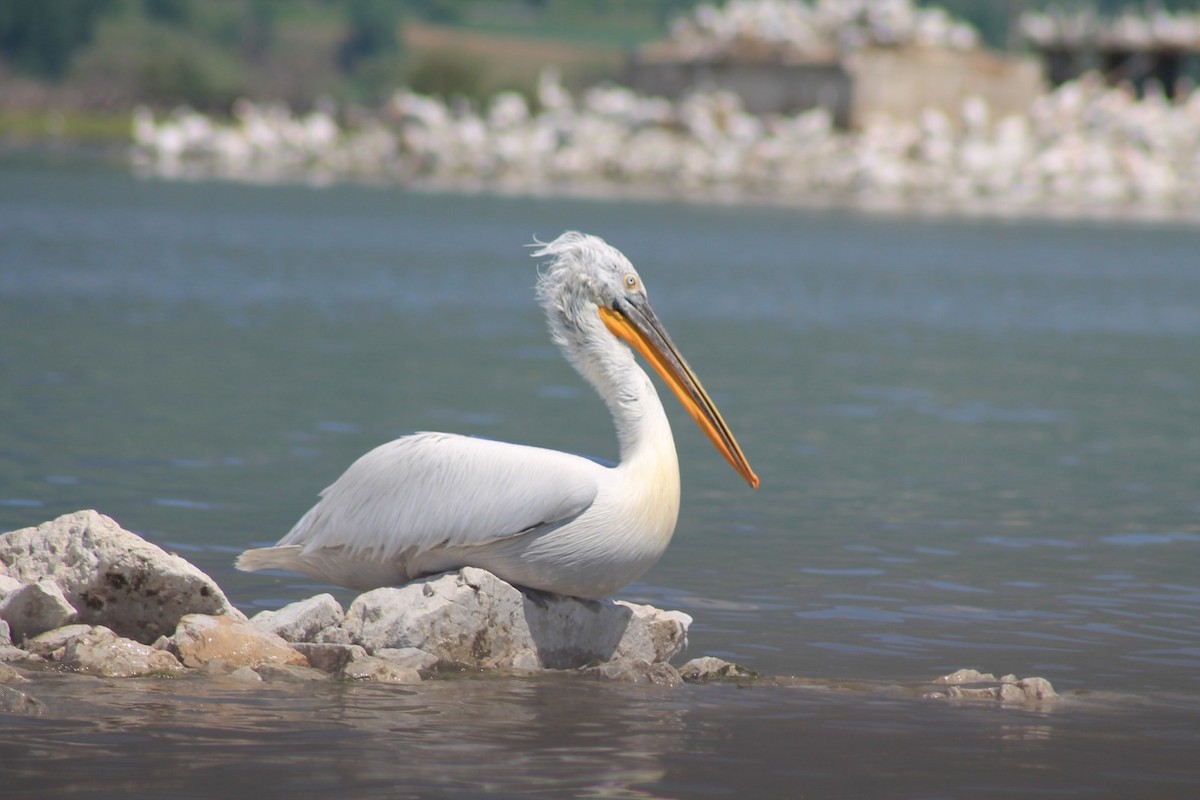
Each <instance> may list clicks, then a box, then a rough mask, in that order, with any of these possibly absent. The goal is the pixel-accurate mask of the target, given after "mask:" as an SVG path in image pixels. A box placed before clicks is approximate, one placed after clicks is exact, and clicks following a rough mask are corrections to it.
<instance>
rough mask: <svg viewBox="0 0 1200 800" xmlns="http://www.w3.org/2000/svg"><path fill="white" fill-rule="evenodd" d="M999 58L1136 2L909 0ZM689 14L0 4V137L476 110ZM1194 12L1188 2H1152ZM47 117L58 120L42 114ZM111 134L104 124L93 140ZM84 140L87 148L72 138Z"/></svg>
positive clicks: (496, 2) (540, 5) (613, 54)
mask: <svg viewBox="0 0 1200 800" xmlns="http://www.w3.org/2000/svg"><path fill="white" fill-rule="evenodd" d="M919 2H920V3H921V4H923V5H929V6H934V5H940V6H943V7H945V8H946V9H947V10H949V11H950V12H951V13H953V14H954V15H956V16H960V17H963V18H965V19H968V20H969V21H971V22H972V23H973V24H975V25H976V27H978V28H979V29H980V30H981V32H982V33H983V35H984V38H985V40H986V41H988V42H989V43H991V44H993V45H995V46H1003V44H1004V43H1005V42H1006V41H1007V40H1008V31H1009V28H1010V24H1011V21H1012V19H1013V18H1014V15H1015V14H1016V13H1019V11H1020V10H1021V9H1038V8H1045V7H1047V6H1050V5H1057V6H1058V7H1062V8H1066V9H1075V8H1083V7H1093V8H1097V9H1098V10H1100V11H1102V12H1106V13H1114V12H1116V11H1119V10H1121V9H1124V8H1131V7H1132V8H1139V9H1142V8H1145V7H1146V6H1147V5H1148V3H1146V2H1144V0H919ZM696 3H697V0H0V114H2V115H3V116H2V124H3V127H2V128H0V134H3V135H6V136H14V135H17V134H18V133H20V135H22V136H23V135H24V134H25V132H31V131H33V130H36V129H39V128H45V126H46V125H47V124H49V125H50V128H51V129H54V130H66V131H72V132H73V131H77V130H83V129H85V128H88V126H81V125H80V124H79V123H77V122H75V121H74V120H77V119H79V118H81V115H86V114H91V115H94V116H96V117H97V119H99V120H105V119H108V118H110V117H118V116H120V115H121V114H124V113H127V112H128V109H129V108H130V107H131V106H132V105H133V104H135V103H138V102H146V103H150V104H151V105H153V106H156V107H158V108H168V107H171V106H174V105H177V104H184V103H186V104H189V105H192V106H195V107H198V108H201V109H203V110H206V111H215V112H223V111H227V110H228V109H229V107H230V105H231V104H232V102H233V101H234V100H235V99H236V98H237V97H240V96H247V97H251V98H255V99H261V100H274V99H279V100H283V101H285V102H287V103H289V104H291V105H293V106H294V107H298V108H305V107H308V106H310V105H312V104H313V103H314V102H315V100H316V98H318V97H321V96H330V97H333V98H334V99H336V100H339V101H341V102H343V103H345V102H352V103H375V102H378V101H379V100H381V99H382V98H384V97H386V95H387V93H388V92H389V91H390V90H391V89H392V88H393V87H395V86H397V85H400V84H402V83H408V84H410V85H413V86H414V87H415V88H417V89H419V90H421V91H426V92H431V93H435V94H440V95H443V96H461V97H466V98H470V99H474V100H481V99H484V98H486V97H487V96H488V95H489V94H491V93H493V92H495V91H497V90H499V89H518V90H521V91H525V92H526V93H529V92H530V91H531V90H532V86H533V82H534V79H535V76H536V74H537V71H538V70H539V69H540V68H541V67H542V66H543V65H544V64H546V63H557V64H559V65H560V67H561V68H562V70H563V74H564V76H565V77H566V79H567V81H568V83H570V82H574V83H576V84H582V83H585V82H589V81H594V80H598V79H603V78H610V77H615V76H616V75H618V74H619V70H620V69H621V65H622V63H623V59H624V57H625V55H626V54H627V53H628V51H629V49H630V48H631V47H633V46H635V45H637V44H640V43H643V42H646V41H649V40H653V39H655V38H658V37H660V36H662V35H663V32H664V31H665V28H666V26H667V24H668V22H669V21H670V19H671V18H672V17H673V16H675V15H676V14H679V13H682V12H685V11H687V10H688V9H689V8H691V7H692V6H694V5H696ZM1154 4H1156V5H1158V6H1159V7H1164V8H1173V9H1197V8H1200V0H1155V2H1154ZM53 110H58V111H59V112H61V113H59V114H58V115H57V116H54V115H51V114H50V112H51V111H53ZM93 127H94V129H95V130H97V131H102V130H105V129H110V128H111V125H109V124H108V123H107V122H100V123H98V124H97V125H96V126H93ZM82 135H88V136H90V135H91V134H82Z"/></svg>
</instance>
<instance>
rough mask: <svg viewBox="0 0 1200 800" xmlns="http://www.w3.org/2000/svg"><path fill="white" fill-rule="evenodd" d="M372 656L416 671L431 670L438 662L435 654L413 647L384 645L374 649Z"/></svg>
mask: <svg viewBox="0 0 1200 800" xmlns="http://www.w3.org/2000/svg"><path fill="white" fill-rule="evenodd" d="M374 656H375V657H376V658H382V659H383V660H384V661H390V662H392V663H393V664H396V665H397V666H401V667H408V668H409V669H415V670H416V671H417V672H431V671H432V670H433V668H434V667H436V666H437V663H438V657H437V656H435V655H433V654H432V653H426V652H425V651H424V650H418V649H417V648H415V647H385V648H383V649H382V650H376V651H375V653H374Z"/></svg>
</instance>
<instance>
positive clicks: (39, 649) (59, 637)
mask: <svg viewBox="0 0 1200 800" xmlns="http://www.w3.org/2000/svg"><path fill="white" fill-rule="evenodd" d="M91 632H92V626H91V625H64V626H63V627H61V628H55V629H54V630H52V631H46V632H45V633H43V634H40V635H38V636H35V637H33V638H32V639H27V640H26V641H25V649H26V650H28V651H29V652H31V653H33V654H35V655H39V656H41V657H42V658H51V657H53V655H54V653H56V652H57V651H60V650H62V649H63V648H64V647H66V646H67V642H70V641H71V640H73V639H78V638H79V637H80V636H85V635H87V634H89V633H91Z"/></svg>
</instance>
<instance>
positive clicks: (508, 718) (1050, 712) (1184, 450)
mask: <svg viewBox="0 0 1200 800" xmlns="http://www.w3.org/2000/svg"><path fill="white" fill-rule="evenodd" d="M571 228H576V229H581V230H584V231H587V232H591V233H596V234H599V235H601V236H604V237H605V238H606V239H608V241H609V242H610V243H612V244H614V245H616V246H617V247H619V248H621V249H622V250H623V251H624V252H625V253H626V254H627V255H628V256H629V257H630V258H631V260H632V261H633V262H634V263H635V264H636V265H637V266H638V267H639V269H640V271H641V273H642V276H643V278H644V279H645V280H646V283H647V286H648V287H649V291H650V293H651V296H652V297H653V298H654V301H655V305H656V307H657V309H658V311H659V314H660V316H661V317H662V319H663V321H664V322H665V324H666V325H667V327H668V328H669V329H670V330H671V332H672V335H673V337H674V339H675V340H676V342H677V343H678V344H679V346H680V348H681V349H682V350H683V352H684V353H685V355H686V356H687V357H688V359H689V361H690V362H691V364H692V366H693V367H694V368H695V369H696V371H697V373H698V374H699V375H700V377H701V379H702V380H703V381H704V383H705V385H706V387H707V388H708V389H709V391H710V392H711V393H712V394H713V395H714V397H715V399H716V401H717V403H718V405H719V406H720V407H721V409H722V412H723V414H724V416H725V418H726V420H727V421H728V422H729V424H730V426H731V427H732V429H733V431H734V433H735V434H736V435H737V437H738V439H739V440H740V442H741V444H742V446H743V448H744V449H745V451H746V453H747V455H748V456H749V458H750V461H751V463H752V464H753V465H754V467H755V469H756V470H757V472H758V474H759V475H760V476H761V478H762V484H763V485H762V488H761V489H760V490H759V491H757V492H753V491H750V490H749V489H748V488H747V487H746V486H745V484H744V483H743V482H742V481H741V480H740V479H739V478H738V477H737V476H736V475H735V474H734V473H733V472H732V471H731V470H730V469H729V468H728V466H727V465H726V464H725V463H724V461H723V460H722V459H721V458H720V457H719V456H718V455H717V454H716V453H715V452H714V451H713V450H712V448H711V446H710V445H709V444H708V442H707V441H706V440H705V439H704V438H703V437H702V436H701V434H700V433H699V432H698V431H697V430H696V429H695V426H694V425H692V423H691V422H690V420H688V419H687V417H686V416H685V415H684V414H683V413H682V412H681V410H680V409H679V408H678V407H677V406H676V405H675V404H674V402H673V401H671V402H668V411H669V413H670V414H671V415H672V420H673V423H674V426H675V435H676V440H677V442H678V447H679V452H680V458H681V462H682V470H683V483H684V488H683V509H682V512H681V515H680V520H679V526H678V528H677V531H676V535H675V539H674V541H673V543H672V545H671V548H670V549H669V550H668V552H667V554H666V556H665V557H664V558H663V560H662V561H661V562H660V563H659V564H658V565H657V566H656V567H655V568H654V569H653V570H652V571H651V572H650V573H649V574H647V575H646V576H645V578H644V579H643V580H642V581H641V582H639V583H637V584H635V585H633V586H631V587H629V588H628V589H627V590H626V591H624V592H623V593H622V596H623V597H625V598H627V599H631V600H636V601H641V602H649V603H653V604H656V605H659V606H662V607H666V608H677V609H681V610H684V611H686V612H687V613H689V614H691V615H692V616H693V617H694V618H695V623H694V625H693V627H692V630H691V634H690V651H689V654H690V655H701V654H711V655H718V656H722V657H724V658H728V659H731V660H736V661H738V662H740V663H743V664H745V665H747V666H749V667H751V668H753V669H755V670H758V671H759V672H763V673H767V674H771V675H778V676H799V677H804V678H813V679H820V680H821V681H823V682H826V683H827V684H828V686H827V687H826V688H816V687H813V686H803V685H792V684H791V683H790V682H788V681H781V682H778V683H777V684H776V685H764V686H758V687H754V688H742V689H739V688H736V687H729V686H687V687H682V688H678V689H661V688H654V687H629V686H615V685H601V684H593V683H584V682H580V681H578V680H572V679H568V678H565V677H557V676H551V677H544V678H542V677H539V678H536V679H497V678H494V677H488V678H484V677H466V678H459V679H452V680H444V681H431V682H428V683H425V684H422V685H420V686H417V687H401V688H396V687H383V686H360V685H353V686H346V685H321V686H317V687H311V686H304V687H296V686H281V685H277V684H276V685H270V686H267V687H261V686H260V687H256V688H250V689H243V688H238V687H231V686H229V685H226V684H220V683H215V682H209V681H202V680H182V681H126V682H119V681H93V680H90V679H85V678H79V677H62V678H53V679H46V680H42V681H39V682H38V683H37V684H36V685H35V686H34V687H33V688H32V689H31V691H32V693H33V694H34V695H35V696H36V697H37V698H38V699H40V700H42V701H43V702H44V703H46V704H47V706H48V708H49V713H48V714H47V715H45V716H43V717H36V718H27V717H20V716H13V715H0V785H2V786H4V787H5V788H4V790H3V792H0V793H2V794H3V795H4V796H5V797H8V796H12V797H14V798H15V797H64V796H80V797H87V796H93V797H102V796H113V795H114V794H116V793H118V792H120V793H121V794H123V795H124V796H129V797H167V796H169V797H213V796H231V797H232V796H276V795H279V796H283V795H285V793H286V795H287V796H290V797H293V798H303V797H327V796H331V795H333V794H335V793H336V794H338V795H344V796H359V797H455V798H462V797H483V796H489V797H490V796H512V797H515V796H523V797H566V796H583V797H626V798H634V797H643V798H648V797H687V798H701V797H704V798H708V797H737V798H741V797H923V798H941V797H947V798H949V797H987V796H996V797H1012V796H1018V795H1019V796H1027V797H1089V798H1091V797H1189V796H1196V794H1195V793H1196V792H1197V791H1200V229H1197V228H1188V227H1180V226H1171V225H1167V224H1122V223H1117V222H1112V221H1108V222H1064V221H1037V220H972V219H965V218H952V219H947V218H922V217H916V216H914V217H902V216H871V215H862V214H855V213H851V212H848V211H836V210H824V211H819V210H798V209H785V208H761V207H744V206H734V205H729V206H717V205H707V206H705V205H696V206H692V205H686V204H669V203H651V202H633V201H599V200H563V199H537V198H532V199H530V198H525V199H519V198H499V197H488V196H468V195H454V194H436V193H417V192H406V191H403V190H400V189H391V188H381V187H361V186H335V187H328V188H310V187H303V186H247V185H234V184H219V183H203V182H194V183H169V182H159V181H154V180H139V179H136V178H134V177H132V176H130V175H129V174H127V173H126V172H124V171H121V170H117V169H112V168H107V167H104V166H100V165H89V164H78V163H73V162H67V163H61V164H47V163H26V162H18V161H12V160H10V161H7V162H4V163H3V164H0V421H2V422H0V530H9V529H12V528H18V527H24V526H27V525H35V524H38V523H40V522H42V521H44V520H46V519H50V518H53V517H56V516H58V515H60V514H63V513H66V512H69V511H73V510H76V509H79V508H89V507H90V508H96V509H99V510H100V511H102V512H104V513H106V514H108V515H110V516H112V517H114V518H115V519H116V520H117V521H118V522H120V523H121V524H122V525H124V526H125V527H126V528H129V529H131V530H135V531H137V532H139V533H140V534H142V535H143V536H145V537H146V538H147V539H150V540H151V541H154V542H156V543H157V544H159V545H161V546H163V547H165V548H167V549H170V550H174V551H176V552H179V553H180V554H181V555H184V556H185V557H186V558H188V559H189V560H191V561H192V562H194V563H195V564H197V565H198V566H199V567H200V568H201V569H203V570H205V571H206V572H208V573H209V574H211V575H212V576H213V577H214V578H215V579H216V580H217V581H218V582H219V583H220V584H221V585H222V586H223V587H224V588H225V589H226V591H227V593H228V594H229V595H230V598H231V599H232V600H233V602H234V603H235V604H236V605H238V606H239V607H240V608H242V609H243V610H245V611H247V612H249V613H254V612H255V611H257V610H260V609H263V608H275V607H278V606H280V605H282V604H284V603H287V602H291V601H293V600H297V599H301V598H303V597H308V596H310V595H312V594H315V593H316V592H318V591H323V590H325V589H326V587H319V586H317V585H314V584H313V583H311V582H309V581H307V580H305V579H303V578H300V577H294V576H281V575H263V574H255V575H246V574H241V573H238V572H235V571H234V570H233V567H232V561H233V558H234V557H235V555H236V554H237V553H238V552H240V551H241V550H242V549H243V548H245V547H247V546H251V545H263V544H267V543H271V542H274V541H275V540H276V539H278V538H279V537H280V536H281V535H282V534H283V533H285V532H286V531H287V530H288V528H289V527H290V526H291V525H292V523H293V522H294V521H295V520H296V519H298V518H299V516H300V515H301V514H302V513H303V512H304V511H305V510H307V508H308V507H309V506H310V505H311V503H312V502H313V501H314V499H315V497H316V494H317V492H318V491H319V490H320V489H321V488H323V487H324V486H325V485H327V484H328V483H330V482H331V481H332V480H333V479H334V478H336V477H337V476H338V475H339V474H340V473H341V471H342V470H343V469H344V468H345V467H346V466H347V465H348V464H349V463H350V462H351V461H353V460H354V458H356V457H357V456H358V455H360V454H361V453H363V452H365V451H366V450H368V449H370V448H371V447H373V446H374V445H376V444H378V443H380V442H383V441H386V440H388V439H390V438H394V437H395V436H397V435H400V434H402V433H404V432H406V431H411V430H429V429H433V430H439V429H440V430H452V431H458V432H463V433H471V434H478V435H482V436H487V437H492V438H499V439H505V440H511V441H518V442H525V443H531V444H539V445H545V446H549V447H555V448H558V449H563V450H570V451H575V452H586V453H590V454H594V455H597V456H600V457H604V458H614V457H615V455H616V445H615V440H614V435H613V431H612V427H611V423H610V420H609V419H608V416H607V413H606V411H605V409H604V406H603V405H602V404H601V402H600V401H599V400H598V399H597V398H596V397H594V396H593V394H592V393H591V391H590V389H588V388H587V387H586V385H585V384H584V383H583V382H582V380H581V379H580V378H578V377H577V376H576V375H575V374H574V373H573V372H572V371H571V369H570V367H568V366H567V364H566V363H565V362H564V361H563V360H562V359H561V357H560V356H559V355H558V353H557V351H556V350H555V349H554V348H553V346H552V345H551V344H550V343H549V340H548V337H547V335H546V333H545V329H544V323H543V321H542V317H541V312H540V310H539V309H538V307H537V305H536V303H535V301H534V298H533V292H532V286H533V282H534V278H535V274H536V272H535V270H536V266H535V263H534V262H533V261H532V260H531V259H530V258H529V255H528V251H527V250H526V249H525V248H524V247H523V245H524V244H526V243H528V242H529V241H531V239H532V237H533V236H535V235H536V236H538V237H540V238H549V237H553V236H555V235H557V234H558V233H559V232H561V231H563V230H565V229H571ZM338 596H339V598H340V599H342V600H343V601H344V602H347V603H348V602H349V600H350V599H351V597H352V595H351V594H350V593H347V592H339V593H338ZM960 667H974V668H978V669H980V670H983V671H985V672H994V673H995V674H997V675H999V674H1004V673H1016V674H1017V675H1021V676H1028V675H1039V676H1042V677H1045V678H1047V679H1049V680H1050V681H1051V682H1053V684H1054V685H1055V687H1056V688H1057V689H1058V690H1059V691H1060V692H1063V693H1064V694H1067V695H1069V696H1068V698H1067V699H1065V700H1064V701H1062V702H1060V703H1057V704H1053V705H1047V706H1042V707H1038V708H998V707H995V706H991V705H986V704H983V705H981V704H957V703H944V702H938V701H932V700H927V699H921V698H920V697H919V694H920V691H919V689H916V688H914V687H916V686H917V685H918V684H920V683H921V682H923V681H928V680H930V679H932V678H934V677H936V676H938V675H941V674H944V673H947V672H950V671H952V670H955V669H957V668H960ZM895 686H900V687H906V688H904V689H894V688H891V687H895Z"/></svg>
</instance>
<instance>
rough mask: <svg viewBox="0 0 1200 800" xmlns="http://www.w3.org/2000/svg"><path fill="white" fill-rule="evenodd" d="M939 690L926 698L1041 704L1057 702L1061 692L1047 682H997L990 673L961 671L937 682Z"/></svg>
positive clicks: (1010, 678) (1007, 679)
mask: <svg viewBox="0 0 1200 800" xmlns="http://www.w3.org/2000/svg"><path fill="white" fill-rule="evenodd" d="M933 683H934V684H936V685H938V686H939V687H945V688H938V689H936V690H934V691H931V692H929V693H927V694H926V695H925V697H927V698H932V699H945V698H951V699H955V700H990V701H995V702H999V703H1003V704H1014V703H1021V704H1027V705H1028V704H1038V703H1045V702H1051V701H1054V700H1057V699H1058V697H1059V695H1058V692H1056V691H1054V687H1053V686H1051V685H1050V681H1048V680H1046V679H1045V678H1018V677H1017V676H1016V675H1005V676H1003V677H1001V678H997V677H996V676H995V675H993V674H991V673H990V672H979V671H977V670H973V669H960V670H957V671H956V672H952V673H950V674H949V675H943V676H942V677H940V678H935V679H934V680H933Z"/></svg>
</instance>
